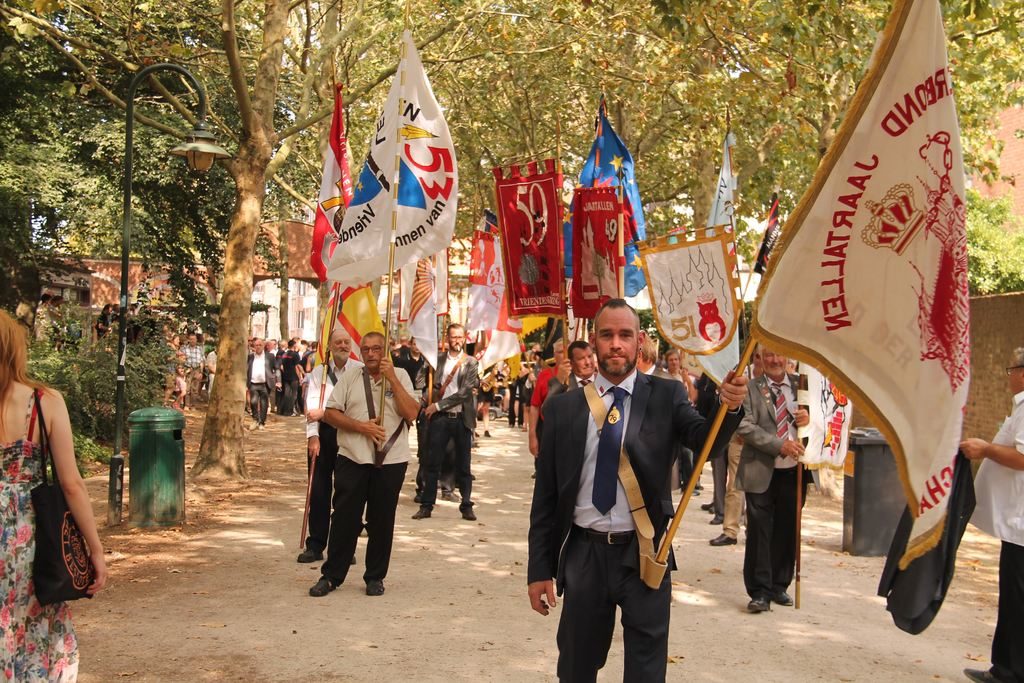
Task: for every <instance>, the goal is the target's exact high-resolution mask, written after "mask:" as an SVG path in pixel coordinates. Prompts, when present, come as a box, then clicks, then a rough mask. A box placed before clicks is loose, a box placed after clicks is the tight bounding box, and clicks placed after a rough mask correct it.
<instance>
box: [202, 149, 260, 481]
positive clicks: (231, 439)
mask: <svg viewBox="0 0 1024 683" xmlns="http://www.w3.org/2000/svg"><path fill="white" fill-rule="evenodd" d="M257 146H258V145H257V143H255V142H253V141H252V140H248V141H246V142H244V143H243V148H241V149H239V157H238V159H237V160H236V162H235V164H236V167H237V171H236V173H235V209H234V213H233V214H232V216H231V228H230V230H229V231H228V242H227V245H226V247H225V250H224V291H223V294H222V295H221V307H220V317H219V320H218V325H217V330H218V335H217V336H218V340H217V381H216V382H214V385H213V394H212V395H211V396H210V405H209V409H208V410H207V413H206V422H205V424H204V425H203V439H202V443H201V445H200V446H199V455H198V456H197V457H196V462H195V465H193V467H192V472H191V476H193V477H195V476H199V475H202V474H207V475H223V476H230V477H246V476H248V474H247V471H246V467H245V455H244V452H243V449H242V443H243V438H242V416H243V414H244V410H243V406H242V403H243V402H244V400H245V377H246V359H247V356H248V349H247V348H246V339H247V338H248V325H249V307H250V304H251V303H252V282H253V279H252V278H253V261H254V257H255V244H256V234H257V232H258V231H259V227H260V215H261V213H262V211H263V199H264V197H265V195H266V184H265V183H264V180H263V173H264V170H265V169H266V165H267V163H269V160H270V155H269V153H266V152H264V153H260V152H258V151H257V150H255V149H254V148H256V147H257ZM263 147H264V148H265V149H267V150H269V145H263Z"/></svg>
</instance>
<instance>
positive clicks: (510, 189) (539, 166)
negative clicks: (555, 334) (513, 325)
mask: <svg viewBox="0 0 1024 683" xmlns="http://www.w3.org/2000/svg"><path fill="white" fill-rule="evenodd" d="M494 178H495V181H496V182H495V194H496V195H497V198H498V226H499V228H500V230H501V239H502V242H503V244H504V249H503V250H502V251H503V253H502V255H503V257H504V261H505V279H506V286H507V291H508V311H509V315H511V316H513V317H517V316H523V315H550V316H558V317H561V316H564V315H565V301H564V300H563V298H562V281H561V278H562V228H561V226H562V199H561V190H562V174H561V173H560V172H559V170H558V169H557V167H556V164H555V160H554V159H547V160H545V161H543V162H540V163H538V162H530V163H529V164H526V165H525V166H522V167H520V166H512V167H510V168H508V169H504V168H495V169H494Z"/></svg>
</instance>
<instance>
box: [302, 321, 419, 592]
mask: <svg viewBox="0 0 1024 683" xmlns="http://www.w3.org/2000/svg"><path fill="white" fill-rule="evenodd" d="M359 351H360V353H361V355H362V357H363V362H364V363H365V364H366V366H365V367H364V368H362V370H360V371H355V372H346V373H345V374H344V375H342V376H341V377H340V378H338V384H337V385H336V386H335V387H334V391H333V392H332V393H331V398H330V400H328V401H327V410H326V412H325V413H324V416H323V420H324V421H325V422H327V423H328V424H330V425H332V426H334V427H335V428H337V430H338V458H337V463H336V466H335V470H334V512H333V513H332V514H331V530H330V533H329V535H328V541H327V561H326V562H324V563H323V565H322V566H321V567H320V573H321V577H320V580H319V581H317V582H316V584H315V585H314V586H313V587H312V588H310V589H309V594H310V595H311V596H313V597H317V598H319V597H323V596H325V595H327V594H328V593H330V592H331V591H333V590H334V589H335V588H337V587H338V586H340V585H341V584H342V583H344V581H345V577H346V576H347V575H348V570H349V567H350V565H351V562H352V555H353V554H354V553H355V549H356V541H357V540H358V539H359V532H360V531H361V530H362V528H363V514H364V511H365V514H366V536H367V543H366V571H365V572H364V573H363V581H364V582H365V583H366V594H367V595H373V596H376V595H381V594H383V593H384V578H385V577H386V576H387V573H388V566H389V565H390V563H391V546H392V541H393V539H394V532H395V509H396V508H397V507H398V494H399V492H400V491H401V489H402V483H403V482H404V481H405V470H406V468H407V467H408V466H409V439H408V431H409V425H410V424H411V423H412V421H413V420H415V419H416V415H417V413H419V410H420V405H419V401H417V400H416V398H415V397H414V396H413V388H412V381H411V380H410V379H409V373H407V372H405V371H401V372H395V366H394V364H393V363H392V362H391V358H390V354H389V353H388V350H387V349H385V348H384V335H382V334H380V333H379V332H369V333H367V334H366V335H364V336H363V339H362V341H361V342H360V344H359ZM384 381H386V382H387V387H386V389H385V392H384V401H383V405H378V404H377V402H378V401H380V400H381V399H380V396H381V382H384ZM371 409H372V414H371ZM379 415H383V421H382V424H379V423H378V422H377V420H376V419H374V418H375V417H376V416H379Z"/></svg>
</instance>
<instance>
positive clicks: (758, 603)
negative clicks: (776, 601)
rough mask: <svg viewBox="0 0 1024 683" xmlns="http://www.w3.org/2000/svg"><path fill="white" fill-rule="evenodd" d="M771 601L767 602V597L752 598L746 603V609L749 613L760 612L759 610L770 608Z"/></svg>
mask: <svg viewBox="0 0 1024 683" xmlns="http://www.w3.org/2000/svg"><path fill="white" fill-rule="evenodd" d="M771 608H772V606H771V603H769V602H768V599H767V598H754V599H753V600H751V601H750V602H749V603H747V611H748V612H750V613H751V614H760V613H761V612H767V611H769V610H771Z"/></svg>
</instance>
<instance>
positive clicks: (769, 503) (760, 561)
mask: <svg viewBox="0 0 1024 683" xmlns="http://www.w3.org/2000/svg"><path fill="white" fill-rule="evenodd" d="M761 358H762V362H763V364H764V374H763V375H762V376H760V377H758V378H757V379H755V380H754V381H752V382H751V383H750V385H749V387H748V389H747V398H746V399H744V401H743V410H744V415H743V420H742V421H741V422H740V425H739V427H737V428H736V433H737V434H739V435H740V436H742V437H743V450H742V452H741V453H740V464H739V468H738V470H737V472H736V488H738V489H739V490H741V491H744V492H745V493H746V499H747V545H746V551H745V554H744V556H743V583H744V584H745V586H746V589H747V594H748V595H749V596H750V603H749V604H748V605H747V609H748V610H749V611H750V612H753V613H758V612H765V611H767V610H769V609H770V608H771V603H772V602H774V603H776V604H778V605H783V606H786V607H788V606H790V605H792V604H793V599H792V598H791V597H789V595H788V594H787V593H786V589H788V588H789V584H790V583H791V582H792V580H793V569H794V565H795V563H796V498H797V496H796V467H797V464H798V458H799V457H800V456H801V455H803V452H804V447H803V445H802V444H801V443H800V441H799V440H798V439H797V436H796V427H798V426H800V427H802V426H804V425H806V424H807V422H808V421H809V416H808V414H807V411H806V410H804V409H798V408H797V403H796V390H797V382H798V377H797V375H790V374H788V373H787V372H786V361H787V359H786V357H785V356H783V355H781V354H778V353H775V352H774V351H772V350H771V349H768V348H764V347H762V349H761ZM806 485H807V480H806V479H805V480H804V487H805V489H806ZM801 499H803V497H801Z"/></svg>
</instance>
